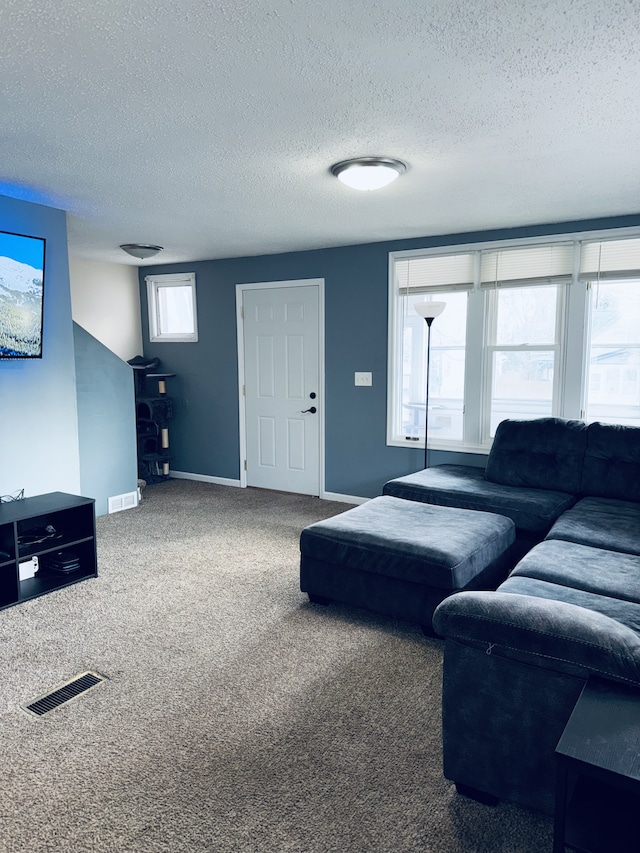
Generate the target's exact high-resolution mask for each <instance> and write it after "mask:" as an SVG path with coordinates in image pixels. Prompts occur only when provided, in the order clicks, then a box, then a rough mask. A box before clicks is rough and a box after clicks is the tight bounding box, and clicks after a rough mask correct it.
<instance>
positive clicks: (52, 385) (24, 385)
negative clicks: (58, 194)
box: [0, 196, 80, 495]
mask: <svg viewBox="0 0 640 853" xmlns="http://www.w3.org/2000/svg"><path fill="white" fill-rule="evenodd" d="M0 230H2V231H12V232H14V233H18V234H27V235H32V236H36V237H44V238H45V239H46V241H47V243H46V257H45V281H44V334H43V345H42V352H43V355H42V359H26V360H24V361H23V360H15V361H6V360H0V412H1V414H2V423H1V426H0V430H1V432H0V494H7V493H11V492H13V491H15V490H17V489H22V488H24V490H25V494H26V495H37V494H43V493H45V492H54V491H60V492H71V493H76V494H77V493H78V492H79V489H80V460H79V454H78V427H77V415H76V384H75V363H74V351H73V332H72V327H71V297H70V292H69V264H68V256H67V226H66V214H65V213H64V211H62V210H54V209H52V208H50V207H44V206H42V205H40V204H32V203H30V202H26V201H19V200H16V199H12V198H6V197H4V196H0Z"/></svg>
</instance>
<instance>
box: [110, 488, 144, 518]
mask: <svg viewBox="0 0 640 853" xmlns="http://www.w3.org/2000/svg"><path fill="white" fill-rule="evenodd" d="M136 506H138V493H137V492H127V494H126V495H115V496H114V497H112V498H109V501H108V511H109V515H111V513H112V512H120V511H121V510H123V509H133V508H134V507H136Z"/></svg>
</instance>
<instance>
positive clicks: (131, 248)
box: [120, 243, 162, 261]
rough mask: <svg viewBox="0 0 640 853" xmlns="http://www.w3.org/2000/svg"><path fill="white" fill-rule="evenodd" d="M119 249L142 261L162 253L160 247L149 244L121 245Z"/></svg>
mask: <svg viewBox="0 0 640 853" xmlns="http://www.w3.org/2000/svg"><path fill="white" fill-rule="evenodd" d="M120 248H121V249H122V250H123V251H125V252H126V253H127V254H128V255H131V256H132V257H134V258H140V260H142V261H144V260H145V259H146V258H152V257H153V256H154V255H157V254H158V252H161V251H162V246H151V245H150V244H149V243H123V244H122V245H121V246H120Z"/></svg>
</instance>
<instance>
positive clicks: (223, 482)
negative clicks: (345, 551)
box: [169, 470, 371, 504]
mask: <svg viewBox="0 0 640 853" xmlns="http://www.w3.org/2000/svg"><path fill="white" fill-rule="evenodd" d="M169 476H170V477H174V478H175V479H176V480H199V481H200V482H201V483H216V485H218V486H235V487H236V488H242V483H241V482H240V480H230V479H227V478H226V477H211V476H210V475H209V474H190V473H189V472H188V471H173V470H172V471H170V472H169ZM320 500H323V501H337V502H338V503H345V504H364V503H366V502H367V501H370V500H371V498H362V497H357V496H355V495H341V494H340V493H339V492H323V493H322V494H321V495H320Z"/></svg>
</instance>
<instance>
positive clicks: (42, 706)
mask: <svg viewBox="0 0 640 853" xmlns="http://www.w3.org/2000/svg"><path fill="white" fill-rule="evenodd" d="M103 681H104V676H102V675H98V674H97V673H96V672H82V673H80V675H74V677H73V678H71V679H69V681H65V682H64V684H61V685H60V686H59V687H56V688H55V690H52V691H51V692H50V693H45V694H44V696H39V697H38V698H37V699H34V700H33V701H32V702H29V704H28V705H23V708H24V710H25V711H28V712H29V713H30V714H33V715H34V716H36V717H42V716H43V714H47V713H48V712H49V711H53V710H54V708H58V707H59V706H60V705H63V704H64V703H65V702H69V701H70V700H71V699H76V698H77V697H78V696H81V695H82V694H83V693H86V692H87V690H91V688H92V687H96V686H97V685H98V684H101V683H102V682H103Z"/></svg>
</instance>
